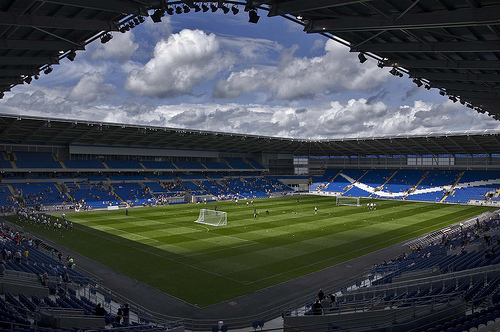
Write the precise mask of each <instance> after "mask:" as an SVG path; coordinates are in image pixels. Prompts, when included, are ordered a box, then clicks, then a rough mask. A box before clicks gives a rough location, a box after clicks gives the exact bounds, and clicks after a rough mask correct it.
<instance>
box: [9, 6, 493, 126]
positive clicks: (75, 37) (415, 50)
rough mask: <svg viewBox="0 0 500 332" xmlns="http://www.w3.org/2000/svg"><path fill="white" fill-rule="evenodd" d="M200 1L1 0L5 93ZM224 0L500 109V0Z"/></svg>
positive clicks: (480, 106) (456, 96)
mask: <svg viewBox="0 0 500 332" xmlns="http://www.w3.org/2000/svg"><path fill="white" fill-rule="evenodd" d="M202 2H212V1H206V0H200V1H196V2H193V0H183V1H168V0H106V1H102V0H43V1H42V0H30V1H28V0H22V1H21V0H0V8H1V10H0V36H1V37H0V91H9V90H10V88H11V87H12V86H14V85H16V84H24V83H29V82H31V80H32V79H33V78H37V77H38V75H40V73H42V72H49V71H50V66H51V65H54V64H57V63H59V61H60V60H61V59H62V58H68V59H70V60H71V59H74V57H75V56H76V51H77V50H83V49H85V46H86V45H87V44H89V43H90V42H92V41H94V40H96V39H101V41H102V42H106V41H107V40H109V38H110V37H109V36H110V34H109V32H113V31H120V30H121V31H123V32H126V30H127V29H130V28H131V27H133V26H135V25H136V24H138V23H140V21H142V20H143V19H144V17H145V16H149V15H151V16H153V17H154V18H155V19H158V15H161V14H162V13H163V14H164V12H165V10H167V9H169V8H171V5H174V4H179V3H185V4H187V5H188V6H191V7H195V6H197V4H198V3H202ZM217 2H218V5H219V6H222V5H223V4H224V3H227V4H246V8H245V9H246V10H247V11H248V10H250V9H252V8H257V9H265V10H268V11H269V16H277V15H281V16H284V17H286V18H287V19H290V20H293V21H294V22H296V23H298V24H302V25H304V29H305V31H306V32H308V33H320V34H323V35H325V36H326V37H328V38H332V39H335V40H337V41H338V42H341V43H343V44H345V45H347V46H348V47H350V49H351V51H353V52H360V53H362V54H363V56H369V57H370V56H371V57H374V58H376V59H378V60H379V65H380V67H394V68H396V69H395V70H393V71H392V73H393V74H395V75H398V73H402V72H406V73H409V74H410V77H411V78H413V79H414V82H415V84H417V85H421V84H422V85H423V87H425V86H426V85H428V87H435V88H439V89H441V90H443V93H446V94H448V95H449V96H450V98H451V99H452V100H455V101H461V102H462V103H464V104H466V105H468V106H469V107H475V108H476V110H477V111H479V112H485V111H486V110H487V111H489V112H490V113H492V114H494V115H495V116H497V115H498V116H500V107H499V106H500V75H499V74H500V61H498V60H499V57H500V0H413V1H400V0H246V1H221V0H219V1H214V3H217ZM148 11H149V12H148ZM153 13H154V15H153ZM259 13H260V12H259ZM153 17H152V18H153ZM363 56H361V57H360V60H362V59H363ZM2 95H3V92H0V96H2Z"/></svg>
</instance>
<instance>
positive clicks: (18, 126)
mask: <svg viewBox="0 0 500 332" xmlns="http://www.w3.org/2000/svg"><path fill="white" fill-rule="evenodd" d="M0 144H4V145H33V146H47V147H52V146H71V145H86V146H96V147H99V146H108V147H109V146H113V147H134V148H135V147H139V148H151V149H158V148H160V149H192V150H212V151H220V152H231V153H261V152H264V153H265V152H274V153H285V154H293V155H296V156H370V155H373V156H378V155H457V154H469V155H471V154H480V155H491V154H500V132H499V131H496V132H489V131H487V130H485V131H483V132H480V133H477V132H475V133H472V132H469V133H460V134H457V133H449V134H445V135H442V134H441V135H438V134H436V135H425V136H394V137H379V138H375V137H371V138H349V139H331V140H303V139H302V140H301V139H292V138H276V137H265V136H255V135H241V134H231V133H221V132H208V131H197V130H186V129H176V128H164V127H151V126H137V125H124V124H112V123H100V122H90V121H80V120H78V121H75V120H56V119H46V118H34V117H24V116H23V117H20V116H8V115H6V116H0Z"/></svg>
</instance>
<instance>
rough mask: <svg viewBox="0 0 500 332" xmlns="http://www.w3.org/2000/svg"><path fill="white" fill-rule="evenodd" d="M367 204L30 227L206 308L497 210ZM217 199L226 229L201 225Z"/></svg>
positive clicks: (185, 212)
mask: <svg viewBox="0 0 500 332" xmlns="http://www.w3.org/2000/svg"><path fill="white" fill-rule="evenodd" d="M367 202H375V203H376V204H377V209H376V210H369V209H366V203H367ZM361 205H362V206H361V207H352V206H336V205H335V198H332V197H318V196H301V197H300V201H299V202H297V199H296V198H294V197H289V198H278V199H264V200H255V201H254V203H253V206H252V205H251V204H250V205H249V206H248V207H247V205H246V201H241V200H240V201H239V204H238V205H236V203H235V202H212V203H209V204H206V205H205V204H198V205H196V204H181V205H170V206H161V207H148V208H139V209H129V213H128V215H126V214H125V210H118V211H116V210H115V211H94V212H89V213H85V212H80V213H71V214H68V215H67V218H68V219H69V220H71V221H72V222H73V223H74V225H75V226H74V230H73V231H72V232H69V231H65V230H63V231H61V232H60V231H53V230H52V229H50V230H46V229H44V228H42V227H37V226H33V225H23V226H25V228H27V229H28V230H29V231H31V232H33V233H36V234H39V235H40V236H42V237H45V238H47V239H49V240H51V241H54V242H56V243H58V244H60V245H62V246H65V247H67V248H69V249H71V250H73V251H76V252H78V253H80V254H83V255H85V256H87V257H89V258H91V259H93V260H95V261H97V262H99V263H101V264H104V265H106V266H108V267H110V268H112V269H113V270H116V271H118V272H121V273H123V274H126V275H128V276H130V277H132V278H135V279H137V280H139V281H142V282H144V283H146V284H149V285H151V286H153V287H155V288H157V289H159V290H161V291H163V292H165V293H168V294H170V295H173V296H175V297H177V298H180V299H182V300H185V301H187V302H189V303H192V304H196V305H198V306H200V307H205V306H208V305H211V304H214V303H218V302H221V301H224V300H228V299H231V298H234V297H236V296H239V295H244V294H247V293H250V292H253V291H256V290H258V289H262V288H265V287H268V286H271V285H274V284H277V283H280V282H284V281H287V280H291V279H294V278H297V277H299V276H302V275H305V274H308V273H311V272H314V271H318V270H320V269H324V268H327V267H329V266H332V265H334V264H338V263H341V262H343V261H346V260H348V259H351V258H354V257H357V256H361V255H363V254H366V253H369V252H372V251H375V250H377V249H381V248H384V247H387V246H390V245H393V244H396V243H400V242H403V241H405V240H408V239H411V238H413V237H416V236H418V235H421V234H425V233H427V232H429V231H432V230H435V229H438V228H441V227H444V226H446V225H449V224H452V223H456V222H459V221H461V220H464V219H467V218H469V217H472V216H475V215H478V214H481V213H483V212H485V211H489V210H492V208H488V207H475V206H463V205H451V204H432V203H420V202H402V201H391V200H388V201H382V200H376V201H372V200H361ZM215 206H217V209H218V210H219V211H225V212H227V215H228V218H227V219H228V225H227V226H221V227H215V226H207V225H202V224H198V223H195V222H194V220H196V219H197V218H198V215H199V211H200V209H202V208H206V209H214V208H215ZM315 207H317V208H318V213H317V214H315V212H314V208H315ZM254 209H256V210H257V212H258V217H257V218H255V217H254ZM266 210H268V211H269V214H266ZM59 218H60V216H59ZM388 258H390V257H388ZM374 263H376V262H374ZM77 264H78V262H77Z"/></svg>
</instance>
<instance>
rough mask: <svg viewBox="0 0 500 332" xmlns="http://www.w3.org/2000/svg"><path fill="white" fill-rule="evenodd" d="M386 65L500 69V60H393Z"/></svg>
mask: <svg viewBox="0 0 500 332" xmlns="http://www.w3.org/2000/svg"><path fill="white" fill-rule="evenodd" d="M384 65H385V66H386V67H404V68H429V69H464V70H467V69H480V70H500V61H476V60H471V61H468V60H461V61H448V60H393V61H388V62H387V63H384Z"/></svg>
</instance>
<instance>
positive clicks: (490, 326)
mask: <svg viewBox="0 0 500 332" xmlns="http://www.w3.org/2000/svg"><path fill="white" fill-rule="evenodd" d="M486 328H487V331H488V332H495V322H494V321H492V320H489V321H488V323H486Z"/></svg>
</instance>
